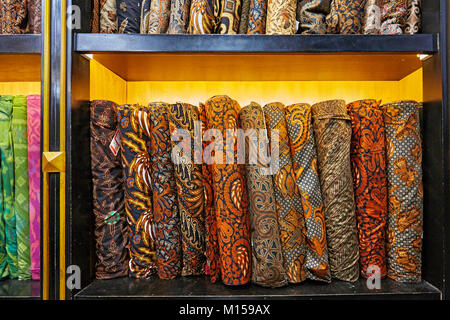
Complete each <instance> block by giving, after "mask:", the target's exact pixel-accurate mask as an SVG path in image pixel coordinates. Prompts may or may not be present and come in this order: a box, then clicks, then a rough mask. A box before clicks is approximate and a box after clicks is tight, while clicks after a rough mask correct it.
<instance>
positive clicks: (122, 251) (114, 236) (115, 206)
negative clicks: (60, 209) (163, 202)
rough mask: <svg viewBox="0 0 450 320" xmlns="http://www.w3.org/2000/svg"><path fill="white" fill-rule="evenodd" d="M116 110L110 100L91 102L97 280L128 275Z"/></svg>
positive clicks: (125, 222)
mask: <svg viewBox="0 0 450 320" xmlns="http://www.w3.org/2000/svg"><path fill="white" fill-rule="evenodd" d="M116 108H117V105H116V104H115V103H114V102H111V101H104V100H97V101H92V102H91V124H90V129H91V142H90V147H91V170H92V185H93V194H92V196H93V207H94V216H95V229H94V230H95V231H94V233H95V248H96V251H95V252H96V256H97V261H96V265H95V269H96V270H95V276H96V278H97V279H112V278H118V277H123V276H126V275H128V262H129V258H128V250H127V245H128V225H127V221H126V214H125V202H124V201H125V200H124V199H125V193H124V187H123V172H122V164H121V162H120V157H121V153H120V137H119V136H120V134H119V126H118V122H117V115H116Z"/></svg>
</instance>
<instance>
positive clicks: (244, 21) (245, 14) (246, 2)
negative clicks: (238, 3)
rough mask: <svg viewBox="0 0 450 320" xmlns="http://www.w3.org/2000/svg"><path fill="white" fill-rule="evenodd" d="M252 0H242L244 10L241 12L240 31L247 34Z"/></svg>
mask: <svg viewBox="0 0 450 320" xmlns="http://www.w3.org/2000/svg"><path fill="white" fill-rule="evenodd" d="M250 1H251V0H242V12H241V20H240V22H239V33H240V34H246V33H247V29H248V18H249V11H250Z"/></svg>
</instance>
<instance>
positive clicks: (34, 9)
mask: <svg viewBox="0 0 450 320" xmlns="http://www.w3.org/2000/svg"><path fill="white" fill-rule="evenodd" d="M41 2H42V0H2V1H0V34H22V33H41Z"/></svg>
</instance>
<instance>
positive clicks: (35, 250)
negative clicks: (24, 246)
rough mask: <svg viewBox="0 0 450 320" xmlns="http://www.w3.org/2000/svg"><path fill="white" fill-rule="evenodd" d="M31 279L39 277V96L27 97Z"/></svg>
mask: <svg viewBox="0 0 450 320" xmlns="http://www.w3.org/2000/svg"><path fill="white" fill-rule="evenodd" d="M27 136H28V181H29V183H28V187H29V199H30V205H29V212H30V257H31V278H32V279H33V280H39V279H40V276H41V268H40V265H41V249H40V247H41V245H40V243H41V96H40V95H29V96H28V97H27Z"/></svg>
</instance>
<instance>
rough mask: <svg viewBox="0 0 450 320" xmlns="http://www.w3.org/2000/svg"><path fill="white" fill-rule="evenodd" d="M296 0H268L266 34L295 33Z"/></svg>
mask: <svg viewBox="0 0 450 320" xmlns="http://www.w3.org/2000/svg"><path fill="white" fill-rule="evenodd" d="M296 9H297V0H268V2H267V21H266V34H295V32H296V31H297V26H296V23H297V22H296V21H295V16H296Z"/></svg>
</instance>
